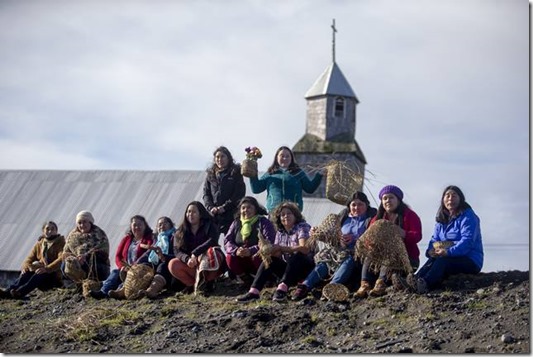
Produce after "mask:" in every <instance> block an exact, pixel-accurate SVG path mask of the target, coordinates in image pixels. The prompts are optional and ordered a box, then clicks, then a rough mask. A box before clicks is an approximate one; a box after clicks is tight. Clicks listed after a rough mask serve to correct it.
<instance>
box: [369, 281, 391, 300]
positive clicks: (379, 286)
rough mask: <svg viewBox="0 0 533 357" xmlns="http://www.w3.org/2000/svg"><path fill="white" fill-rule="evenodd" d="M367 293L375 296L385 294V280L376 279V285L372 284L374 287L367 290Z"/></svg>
mask: <svg viewBox="0 0 533 357" xmlns="http://www.w3.org/2000/svg"><path fill="white" fill-rule="evenodd" d="M368 295H370V296H375V297H376V296H383V295H387V284H385V280H383V279H381V278H379V279H378V280H377V281H376V285H374V288H373V289H372V290H370V291H369V292H368Z"/></svg>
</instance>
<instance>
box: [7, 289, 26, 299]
mask: <svg viewBox="0 0 533 357" xmlns="http://www.w3.org/2000/svg"><path fill="white" fill-rule="evenodd" d="M9 294H10V295H11V297H12V298H13V299H22V298H23V297H24V296H22V294H21V293H20V292H19V291H18V290H17V289H11V290H9Z"/></svg>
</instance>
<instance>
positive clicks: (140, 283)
mask: <svg viewBox="0 0 533 357" xmlns="http://www.w3.org/2000/svg"><path fill="white" fill-rule="evenodd" d="M153 277H154V270H153V269H152V268H151V267H149V266H148V265H144V264H135V265H133V266H132V267H131V268H130V269H129V270H128V273H127V274H126V281H125V282H124V295H125V296H126V299H128V300H134V299H137V298H138V297H139V291H141V290H146V289H147V288H148V286H150V283H151V282H152V278H153Z"/></svg>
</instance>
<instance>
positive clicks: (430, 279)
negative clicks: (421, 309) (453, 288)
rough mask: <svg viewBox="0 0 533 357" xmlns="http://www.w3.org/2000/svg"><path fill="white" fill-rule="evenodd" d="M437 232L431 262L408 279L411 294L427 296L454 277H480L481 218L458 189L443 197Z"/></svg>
mask: <svg viewBox="0 0 533 357" xmlns="http://www.w3.org/2000/svg"><path fill="white" fill-rule="evenodd" d="M436 221H437V223H435V229H434V231H433V236H432V237H431V240H430V241H429V245H428V248H427V250H426V257H428V258H429V259H428V261H427V262H426V263H425V264H424V265H423V266H422V268H420V271H418V272H417V273H416V274H415V276H412V275H410V276H408V279H407V281H408V283H409V286H410V288H411V289H412V290H414V291H415V292H417V293H419V294H424V293H426V292H427V291H428V290H430V289H434V288H435V287H436V286H438V285H439V284H440V283H441V282H442V281H443V280H444V279H446V278H447V277H449V276H450V275H455V274H477V273H479V272H480V271H481V268H482V267H483V242H482V240H481V227H480V223H479V217H478V216H477V215H476V214H475V212H474V210H473V209H472V207H470V205H469V204H468V203H467V202H466V200H465V195H464V194H463V192H462V191H461V189H460V188H459V187H457V186H448V187H446V188H445V189H444V192H443V193H442V198H441V201H440V207H439V210H438V211H437V217H436Z"/></svg>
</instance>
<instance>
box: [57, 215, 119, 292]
mask: <svg viewBox="0 0 533 357" xmlns="http://www.w3.org/2000/svg"><path fill="white" fill-rule="evenodd" d="M109 268H110V263H109V240H108V239H107V235H106V234H105V232H104V231H103V230H102V229H101V228H100V227H98V226H97V225H95V224H94V218H93V215H92V214H91V212H89V211H81V212H80V213H78V214H77V215H76V228H74V229H73V230H72V231H71V232H70V233H69V235H68V236H67V240H66V243H65V248H64V249H63V264H62V265H61V270H62V272H63V275H65V276H66V277H67V278H69V279H70V280H72V281H74V282H75V283H77V284H78V288H81V282H82V280H83V279H85V278H91V279H94V280H96V281H103V280H105V279H106V278H107V277H108V275H109Z"/></svg>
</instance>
